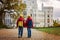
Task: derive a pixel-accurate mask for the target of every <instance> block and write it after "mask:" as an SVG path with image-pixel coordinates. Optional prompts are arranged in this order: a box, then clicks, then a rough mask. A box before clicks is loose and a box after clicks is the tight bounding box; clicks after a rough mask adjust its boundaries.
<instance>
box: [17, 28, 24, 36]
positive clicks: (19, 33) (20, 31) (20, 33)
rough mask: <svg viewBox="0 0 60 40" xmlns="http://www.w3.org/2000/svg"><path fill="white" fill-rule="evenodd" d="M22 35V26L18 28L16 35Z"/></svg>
mask: <svg viewBox="0 0 60 40" xmlns="http://www.w3.org/2000/svg"><path fill="white" fill-rule="evenodd" d="M22 35H23V27H19V28H18V37H22Z"/></svg>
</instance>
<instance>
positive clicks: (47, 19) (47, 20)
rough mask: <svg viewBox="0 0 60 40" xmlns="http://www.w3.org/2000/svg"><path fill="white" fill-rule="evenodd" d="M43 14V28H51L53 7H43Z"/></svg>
mask: <svg viewBox="0 0 60 40" xmlns="http://www.w3.org/2000/svg"><path fill="white" fill-rule="evenodd" d="M43 12H44V26H45V27H49V26H53V7H50V6H49V7H43Z"/></svg>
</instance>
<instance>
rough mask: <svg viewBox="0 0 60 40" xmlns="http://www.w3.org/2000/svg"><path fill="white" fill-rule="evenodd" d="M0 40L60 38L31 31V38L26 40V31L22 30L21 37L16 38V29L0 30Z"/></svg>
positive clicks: (52, 39) (59, 38) (47, 39)
mask: <svg viewBox="0 0 60 40" xmlns="http://www.w3.org/2000/svg"><path fill="white" fill-rule="evenodd" d="M0 40H60V36H57V35H52V34H48V33H45V32H41V31H37V30H35V29H32V37H31V38H27V29H26V28H24V33H23V37H22V38H18V29H1V30H0Z"/></svg>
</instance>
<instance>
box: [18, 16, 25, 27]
mask: <svg viewBox="0 0 60 40" xmlns="http://www.w3.org/2000/svg"><path fill="white" fill-rule="evenodd" d="M23 23H24V18H23V17H21V16H20V17H19V18H18V20H17V27H18V26H22V27H23Z"/></svg>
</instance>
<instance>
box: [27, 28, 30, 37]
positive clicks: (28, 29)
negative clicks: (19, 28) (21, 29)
mask: <svg viewBox="0 0 60 40" xmlns="http://www.w3.org/2000/svg"><path fill="white" fill-rule="evenodd" d="M27 31H28V37H31V28H27Z"/></svg>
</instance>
